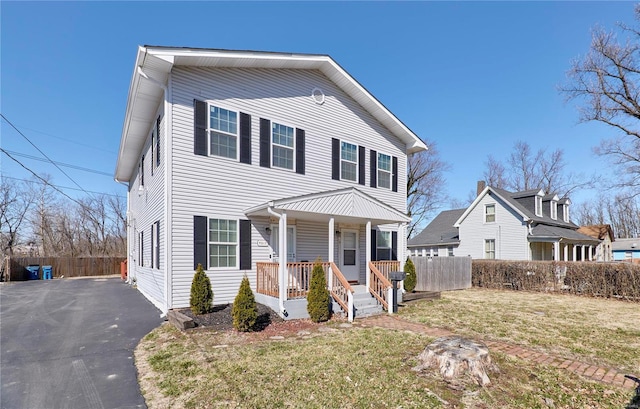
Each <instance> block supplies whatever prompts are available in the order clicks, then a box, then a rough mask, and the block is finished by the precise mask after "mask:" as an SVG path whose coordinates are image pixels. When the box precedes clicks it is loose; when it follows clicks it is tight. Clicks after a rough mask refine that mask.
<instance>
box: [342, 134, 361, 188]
mask: <svg viewBox="0 0 640 409" xmlns="http://www.w3.org/2000/svg"><path fill="white" fill-rule="evenodd" d="M357 178H358V146H357V145H353V144H351V143H347V142H341V143H340V179H342V180H350V181H352V182H356V181H357Z"/></svg>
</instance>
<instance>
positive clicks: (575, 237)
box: [529, 224, 600, 245]
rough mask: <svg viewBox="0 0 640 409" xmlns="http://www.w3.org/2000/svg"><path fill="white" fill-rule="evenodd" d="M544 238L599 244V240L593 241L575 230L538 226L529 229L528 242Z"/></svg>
mask: <svg viewBox="0 0 640 409" xmlns="http://www.w3.org/2000/svg"><path fill="white" fill-rule="evenodd" d="M544 238H552V239H567V240H571V241H580V242H585V243H593V244H594V245H595V244H598V243H600V240H598V239H594V238H593V237H591V236H587V235H586V234H582V233H578V232H577V231H576V230H573V229H570V228H566V227H560V226H549V225H545V224H538V225H536V226H534V227H533V228H532V229H531V234H530V235H529V240H531V241H535V239H544Z"/></svg>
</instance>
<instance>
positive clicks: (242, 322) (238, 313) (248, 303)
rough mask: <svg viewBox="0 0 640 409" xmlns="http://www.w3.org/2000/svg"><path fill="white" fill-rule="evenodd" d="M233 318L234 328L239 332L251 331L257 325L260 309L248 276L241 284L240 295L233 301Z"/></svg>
mask: <svg viewBox="0 0 640 409" xmlns="http://www.w3.org/2000/svg"><path fill="white" fill-rule="evenodd" d="M231 316H233V328H235V329H237V330H238V331H242V332H247V331H251V330H253V327H254V325H256V321H257V320H258V308H257V306H256V298H255V297H254V296H253V291H251V285H249V279H248V278H247V276H244V278H243V279H242V282H241V283H240V290H238V295H236V298H235V300H234V301H233V308H232V309H231Z"/></svg>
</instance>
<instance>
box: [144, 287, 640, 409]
mask: <svg viewBox="0 0 640 409" xmlns="http://www.w3.org/2000/svg"><path fill="white" fill-rule="evenodd" d="M578 313H580V314H578ZM400 316H401V317H402V318H404V319H407V320H414V321H417V322H427V323H428V325H430V326H434V327H442V328H447V329H449V330H451V331H454V332H456V333H460V334H465V335H469V336H473V337H474V338H476V339H502V340H506V341H512V342H517V343H520V344H522V345H529V346H530V347H534V348H539V349H541V350H544V351H547V352H552V353H555V354H557V355H560V356H567V357H571V358H574V359H577V358H579V359H580V360H582V361H585V362H588V361H589V360H592V361H594V362H598V363H607V364H609V365H612V366H616V367H618V368H621V369H625V370H629V371H630V372H631V373H633V372H635V373H636V374H638V372H640V361H639V360H640V333H639V332H638V331H639V330H638V328H637V323H638V322H640V308H638V304H630V303H624V302H616V301H608V300H594V299H583V298H578V297H565V296H548V295H544V294H528V293H515V292H499V291H486V290H467V291H461V292H452V293H446V294H443V298H442V299H441V300H437V301H427V302H420V303H416V304H414V305H411V306H408V307H405V308H403V309H402V310H401V314H400ZM580 317H581V318H580ZM277 325H278V324H276V326H277ZM600 331H602V332H603V334H600ZM268 335H269V336H265V334H261V333H253V334H252V333H250V334H240V333H237V332H234V331H213V330H207V329H200V330H192V331H189V332H187V333H181V332H179V331H177V330H176V329H174V328H173V327H171V326H169V325H164V326H162V327H160V328H158V329H156V330H154V331H153V332H152V333H150V334H149V335H148V336H147V337H146V338H145V339H143V341H142V342H141V343H140V345H139V346H138V348H137V349H136V364H137V366H138V371H139V379H140V385H141V389H142V391H143V394H144V396H145V399H146V401H147V405H148V406H149V407H150V408H209V407H210V408H214V407H215V408H279V407H280V408H284V407H290V408H329V407H330V408H365V407H366V408H550V407H553V408H616V409H618V408H622V407H624V405H625V403H627V402H628V401H629V398H630V396H631V391H630V390H623V389H620V388H617V387H615V386H612V385H604V384H600V383H597V382H593V381H589V380H586V379H584V378H581V377H579V376H577V375H574V374H571V373H569V372H567V371H564V370H560V369H556V368H553V367H551V366H546V365H541V364H535V363H532V362H530V361H526V360H521V359H517V358H511V357H509V356H507V355H504V354H502V353H500V352H497V351H492V352H491V354H492V357H493V359H494V361H495V362H496V363H497V364H498V366H499V368H500V372H499V373H497V374H493V375H490V376H491V381H492V383H491V385H489V386H488V387H486V388H480V387H476V386H472V385H469V384H467V385H466V386H465V387H460V386H459V385H458V386H453V387H452V386H451V385H447V384H446V383H444V382H443V381H442V380H441V379H440V377H439V375H435V374H430V373H421V374H418V373H416V372H413V371H411V368H412V367H413V366H415V365H416V360H415V357H416V356H417V355H418V354H419V353H420V352H421V351H422V350H423V348H424V346H425V345H426V344H428V343H429V342H430V341H431V340H432V339H431V338H429V337H427V336H424V335H421V334H416V333H412V332H407V331H393V330H385V329H379V328H373V327H370V326H368V325H367V321H366V320H357V321H356V323H355V324H354V325H353V326H349V325H346V324H345V323H343V322H330V323H328V324H324V325H315V324H311V323H306V324H305V325H301V326H298V327H296V326H283V330H282V331H280V332H278V333H273V332H272V333H269V334H268Z"/></svg>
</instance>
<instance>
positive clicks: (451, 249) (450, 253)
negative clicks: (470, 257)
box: [447, 247, 453, 257]
mask: <svg viewBox="0 0 640 409" xmlns="http://www.w3.org/2000/svg"><path fill="white" fill-rule="evenodd" d="M447 255H448V256H449V257H453V247H448V248H447Z"/></svg>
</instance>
